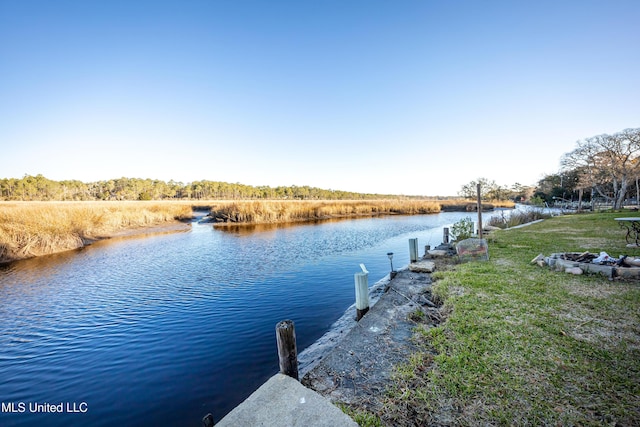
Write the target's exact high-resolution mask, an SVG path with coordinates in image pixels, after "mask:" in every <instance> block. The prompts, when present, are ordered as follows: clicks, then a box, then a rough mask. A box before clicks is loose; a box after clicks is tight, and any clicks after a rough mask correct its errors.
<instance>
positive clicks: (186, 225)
mask: <svg viewBox="0 0 640 427" xmlns="http://www.w3.org/2000/svg"><path fill="white" fill-rule="evenodd" d="M191 222H193V221H189V222H185V221H182V220H174V221H168V222H166V223H162V224H153V225H148V226H139V227H132V228H125V229H122V230H118V231H116V232H114V233H109V234H105V235H101V236H98V237H95V238H81V237H78V239H77V242H78V244H77V245H75V246H74V247H66V248H63V249H58V250H55V249H52V250H50V251H47V252H44V253H40V254H38V255H29V256H23V257H16V258H0V266H4V265H9V264H11V263H13V262H18V261H24V260H27V259H32V258H41V257H45V256H49V255H56V254H60V253H64V252H70V251H76V250H78V249H82V248H85V247H87V246H91V245H93V244H94V243H99V242H104V241H107V240H112V239H113V240H115V239H126V238H134V237H142V236H146V235H154V234H165V233H183V232H186V231H189V230H190V229H191ZM0 254H2V245H1V244H0Z"/></svg>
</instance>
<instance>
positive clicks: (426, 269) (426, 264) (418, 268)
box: [409, 261, 436, 273]
mask: <svg viewBox="0 0 640 427" xmlns="http://www.w3.org/2000/svg"><path fill="white" fill-rule="evenodd" d="M435 269H436V264H435V263H434V262H433V261H418V262H414V263H411V264H409V271H413V272H414V273H432V272H433V270H435Z"/></svg>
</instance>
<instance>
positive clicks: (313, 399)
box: [216, 374, 358, 427]
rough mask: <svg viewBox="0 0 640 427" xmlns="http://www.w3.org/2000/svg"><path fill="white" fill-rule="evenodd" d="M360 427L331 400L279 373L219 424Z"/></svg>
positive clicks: (218, 424)
mask: <svg viewBox="0 0 640 427" xmlns="http://www.w3.org/2000/svg"><path fill="white" fill-rule="evenodd" d="M225 426H227V427H238V426H252V427H254V426H263V427H297V426H300V427H307V426H317V427H357V426H358V424H357V423H356V422H355V421H353V420H352V419H351V418H349V416H347V415H346V414H345V413H344V412H342V411H341V410H340V408H338V407H337V406H335V405H333V404H332V403H331V402H330V401H329V400H328V399H326V398H325V397H322V396H321V395H319V394H318V393H316V392H315V391H313V390H310V389H308V388H306V387H305V386H303V385H302V384H300V383H299V382H298V381H296V380H294V379H293V378H291V377H288V376H286V375H282V374H276V375H274V376H273V377H271V378H270V379H269V380H268V381H267V382H266V383H264V384H263V385H262V386H261V387H260V388H259V389H258V390H256V391H255V392H253V394H251V396H249V397H248V398H247V399H246V400H245V401H244V402H242V403H241V404H240V405H239V406H237V407H236V408H235V409H234V410H233V411H231V412H229V413H228V414H227V416H226V417H224V418H223V419H222V420H220V422H219V423H217V424H216V427H225Z"/></svg>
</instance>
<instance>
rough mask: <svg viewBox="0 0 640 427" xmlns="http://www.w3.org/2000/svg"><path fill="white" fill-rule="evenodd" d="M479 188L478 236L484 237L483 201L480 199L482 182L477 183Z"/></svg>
mask: <svg viewBox="0 0 640 427" xmlns="http://www.w3.org/2000/svg"><path fill="white" fill-rule="evenodd" d="M476 188H477V190H478V237H479V238H481V239H482V201H481V200H480V184H477V185H476Z"/></svg>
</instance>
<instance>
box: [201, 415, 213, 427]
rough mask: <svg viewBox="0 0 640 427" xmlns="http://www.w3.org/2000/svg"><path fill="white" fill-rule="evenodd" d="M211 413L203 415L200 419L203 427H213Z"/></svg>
mask: <svg viewBox="0 0 640 427" xmlns="http://www.w3.org/2000/svg"><path fill="white" fill-rule="evenodd" d="M213 424H214V423H213V415H212V414H211V413H209V414H207V415H205V416H204V418H203V419H202V425H203V427H213Z"/></svg>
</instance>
